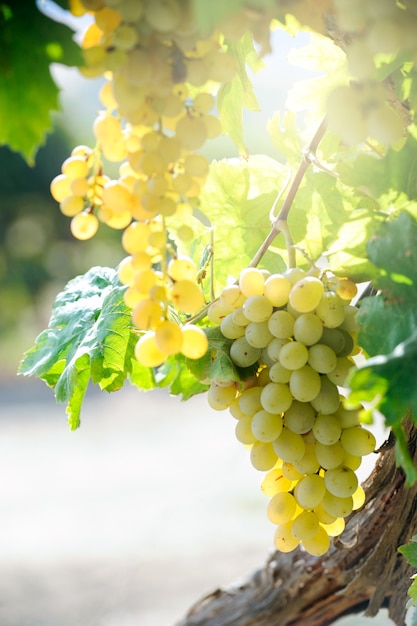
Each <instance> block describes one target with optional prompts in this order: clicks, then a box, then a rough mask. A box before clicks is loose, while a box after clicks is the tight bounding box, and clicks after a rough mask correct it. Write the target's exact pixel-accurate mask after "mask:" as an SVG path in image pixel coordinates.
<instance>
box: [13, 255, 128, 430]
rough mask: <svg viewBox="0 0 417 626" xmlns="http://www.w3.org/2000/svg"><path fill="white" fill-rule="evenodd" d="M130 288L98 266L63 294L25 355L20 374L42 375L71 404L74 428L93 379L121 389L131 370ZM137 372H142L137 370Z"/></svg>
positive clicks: (59, 398) (114, 273)
mask: <svg viewBox="0 0 417 626" xmlns="http://www.w3.org/2000/svg"><path fill="white" fill-rule="evenodd" d="M124 290H125V287H123V286H121V285H120V284H119V283H118V278H117V271H116V270H112V269H110V268H102V267H95V268H92V269H91V270H89V271H88V272H87V273H86V274H84V275H83V276H78V277H77V278H74V279H73V280H72V281H70V282H69V283H68V285H67V286H66V288H65V290H64V291H63V292H61V293H60V294H58V296H57V298H56V300H55V303H54V306H53V311H52V315H51V319H50V321H49V326H48V328H47V329H46V330H44V331H43V332H42V333H41V334H40V335H39V336H38V337H37V339H36V342H35V346H34V347H33V348H31V349H30V350H29V351H28V352H26V354H25V355H24V358H23V361H22V363H21V365H20V368H19V373H20V374H24V375H26V376H38V377H39V378H40V379H42V380H44V381H45V382H46V383H47V384H48V385H49V386H51V387H53V388H54V391H55V397H56V400H57V402H66V403H67V413H68V422H69V425H70V427H71V429H75V428H77V427H78V426H79V424H80V411H81V405H82V400H83V397H84V395H85V392H86V389H87V386H88V383H89V381H90V380H91V381H92V382H93V383H97V384H99V385H100V386H101V387H102V388H103V389H107V391H115V390H117V389H120V387H121V386H122V385H123V382H124V380H125V379H126V376H127V374H129V373H130V372H131V370H132V356H133V345H134V343H133V339H132V330H131V319H130V309H128V307H127V306H126V305H125V304H124V301H123V292H124ZM136 375H137V374H136Z"/></svg>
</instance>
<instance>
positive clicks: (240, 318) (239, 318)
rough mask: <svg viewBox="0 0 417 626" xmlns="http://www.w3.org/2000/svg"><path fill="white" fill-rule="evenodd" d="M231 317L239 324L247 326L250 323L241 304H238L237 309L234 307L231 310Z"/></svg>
mask: <svg viewBox="0 0 417 626" xmlns="http://www.w3.org/2000/svg"><path fill="white" fill-rule="evenodd" d="M232 319H233V321H234V322H235V324H238V325H239V326H247V325H248V324H250V322H249V320H248V318H247V317H246V315H245V313H244V311H243V306H240V307H239V308H238V309H234V310H233V311H232Z"/></svg>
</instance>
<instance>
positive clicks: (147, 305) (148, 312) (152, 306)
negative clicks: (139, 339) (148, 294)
mask: <svg viewBox="0 0 417 626" xmlns="http://www.w3.org/2000/svg"><path fill="white" fill-rule="evenodd" d="M162 313H163V311H162V307H161V305H160V304H159V302H154V301H153V300H150V299H149V298H143V299H142V300H140V301H139V302H138V303H137V304H136V305H135V307H134V309H133V311H132V320H133V323H134V325H135V326H136V327H137V328H139V329H140V330H155V328H157V326H158V325H159V324H160V323H161V318H162Z"/></svg>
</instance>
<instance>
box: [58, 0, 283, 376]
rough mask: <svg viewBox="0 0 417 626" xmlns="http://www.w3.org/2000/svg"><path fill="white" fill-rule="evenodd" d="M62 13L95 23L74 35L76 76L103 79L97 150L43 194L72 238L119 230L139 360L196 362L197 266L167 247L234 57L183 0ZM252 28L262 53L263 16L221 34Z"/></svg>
mask: <svg viewBox="0 0 417 626" xmlns="http://www.w3.org/2000/svg"><path fill="white" fill-rule="evenodd" d="M71 11H72V13H73V14H74V15H78V16H81V15H84V14H85V13H87V12H88V13H90V14H91V15H92V16H93V18H94V21H93V22H92V23H91V24H90V25H89V26H88V27H87V29H86V31H85V33H84V35H83V38H82V50H83V54H84V60H85V66H84V67H83V68H82V69H81V71H82V73H83V74H84V75H85V76H86V77H97V76H101V75H103V76H104V77H105V78H106V81H107V82H106V83H105V84H104V86H103V87H102V88H101V91H100V101H101V103H102V105H103V110H102V111H100V112H99V113H98V116H97V118H96V119H95V121H94V124H93V131H94V136H95V139H96V145H95V147H94V148H90V147H88V146H77V147H76V148H74V150H73V151H72V154H71V156H70V157H69V158H68V159H66V161H65V162H64V163H63V165H62V171H61V173H60V174H59V175H58V176H56V177H55V178H54V179H53V181H52V182H51V193H52V196H53V197H54V198H55V200H56V201H57V202H59V205H60V209H61V211H62V213H63V214H64V215H66V216H68V217H71V231H72V233H73V235H74V236H75V237H76V238H78V239H83V240H85V239H89V238H90V237H92V236H93V235H94V234H95V233H96V231H97V229H98V226H99V222H102V223H104V224H106V225H107V226H109V227H111V228H114V229H118V230H123V234H122V245H123V248H124V250H125V251H126V253H127V255H128V256H127V257H126V258H125V259H124V260H123V261H122V263H121V264H120V268H119V277H120V280H121V282H122V283H123V284H125V285H127V289H126V292H125V301H126V304H127V305H128V306H129V307H131V308H132V309H133V322H134V324H135V325H136V327H137V328H138V330H139V331H140V334H141V337H140V339H139V341H138V344H137V347H136V356H137V358H138V360H139V361H140V362H141V363H142V364H143V365H145V366H148V367H157V366H158V365H161V364H162V363H163V362H164V361H165V360H166V358H167V356H169V355H172V354H178V353H179V352H181V353H182V354H184V355H185V356H187V357H189V358H194V359H197V358H200V357H201V356H203V354H204V353H205V352H206V350H207V347H208V344H207V338H206V336H205V334H204V333H203V331H202V330H201V329H200V328H198V327H197V326H193V325H192V324H189V323H187V322H188V320H189V316H190V315H193V314H195V313H197V312H198V310H199V309H200V308H201V307H202V306H203V305H204V297H203V293H202V290H201V287H200V285H199V284H198V280H197V268H196V267H195V264H194V263H193V261H192V260H191V259H190V258H188V257H187V256H184V255H183V256H181V255H180V256H178V251H177V250H178V248H179V247H181V245H183V244H184V245H185V246H186V245H187V242H191V241H192V240H193V237H194V233H193V230H192V228H191V226H190V221H191V220H190V218H191V217H192V215H193V211H194V209H195V208H196V207H198V206H199V196H200V192H201V188H202V186H203V184H204V183H205V180H206V177H207V174H208V169H209V164H208V161H207V159H206V158H205V157H204V156H203V155H201V154H198V153H197V152H196V151H198V150H199V149H200V148H201V147H202V146H203V145H204V143H205V142H206V141H207V140H208V139H212V138H215V137H217V136H218V135H219V134H220V133H221V131H222V129H221V124H220V121H219V119H218V117H217V116H216V114H215V103H216V100H215V95H214V94H215V92H216V89H218V86H219V84H222V83H226V82H228V81H230V80H232V79H233V78H234V76H235V74H236V72H237V62H236V59H235V57H234V55H233V54H232V53H231V52H230V51H228V49H227V46H226V45H225V44H224V35H223V34H220V32H219V31H218V30H214V29H205V30H204V33H202V32H201V31H200V29H199V28H198V26H197V24H196V22H195V20H194V18H193V15H192V14H191V10H190V6H189V3H188V2H184V1H182V0H181V1H180V0H72V1H71ZM254 21H256V27H255V28H254V32H255V36H257V37H258V40H259V41H261V42H263V44H262V45H263V46H264V49H265V50H266V49H267V48H268V46H267V43H266V42H268V41H269V24H270V21H271V16H269V15H268V14H267V12H265V11H262V10H261V11H260V12H258V13H257V12H256V11H255V12H250V11H249V12H245V11H243V12H241V15H240V18H239V19H236V20H233V19H230V20H229V21H228V22H225V24H224V27H225V28H224V30H225V32H227V37H229V38H231V39H238V38H239V37H241V36H242V35H243V34H244V33H245V32H247V30H248V29H250V27H251V25H252V24H253V22H254ZM106 162H110V163H118V164H119V175H118V177H117V178H114V179H113V178H111V177H109V176H107V175H106V174H105V173H104V170H105V165H106ZM184 321H185V322H186V325H185V326H183V327H182V326H181V323H180V322H184Z"/></svg>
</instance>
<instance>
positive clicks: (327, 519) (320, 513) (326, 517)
mask: <svg viewBox="0 0 417 626" xmlns="http://www.w3.org/2000/svg"><path fill="white" fill-rule="evenodd" d="M314 513H315V514H316V515H317V517H318V518H319V522H320V524H333V522H335V521H336V520H337V519H338V518H337V517H335V516H334V515H330V513H328V512H327V511H326V509H325V508H324V507H323V504H321V503H320V504H318V505H317V506H315V507H314Z"/></svg>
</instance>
